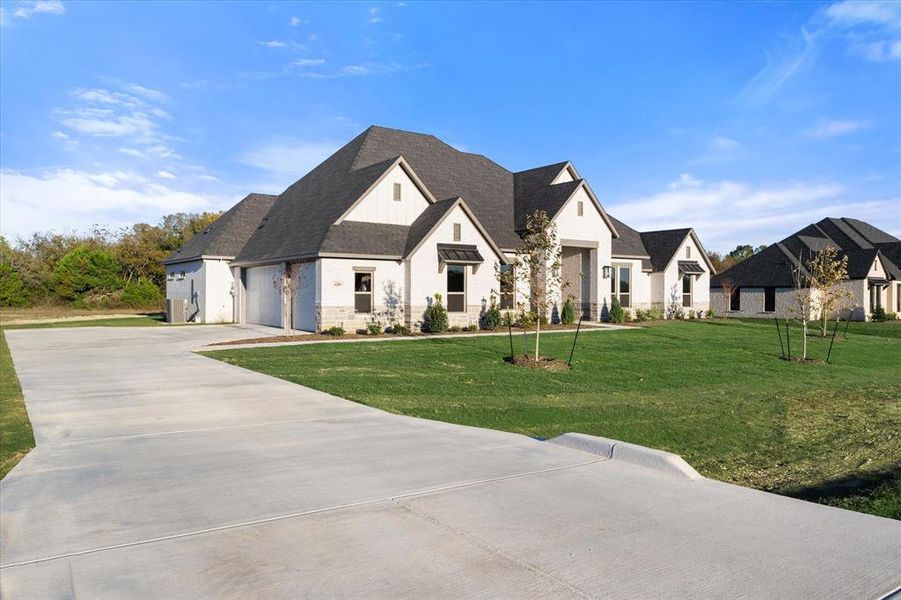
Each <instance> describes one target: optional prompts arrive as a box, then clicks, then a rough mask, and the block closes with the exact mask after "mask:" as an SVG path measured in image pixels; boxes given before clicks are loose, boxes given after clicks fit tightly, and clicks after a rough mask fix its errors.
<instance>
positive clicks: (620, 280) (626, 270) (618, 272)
mask: <svg viewBox="0 0 901 600" xmlns="http://www.w3.org/2000/svg"><path fill="white" fill-rule="evenodd" d="M611 274H612V275H613V276H612V277H611V278H610V291H611V292H612V293H613V297H614V298H618V299H619V303H620V306H622V307H623V308H629V307H630V306H631V304H630V301H629V299H630V298H631V297H632V294H631V292H632V267H617V266H614V267H613V269H612V273H611Z"/></svg>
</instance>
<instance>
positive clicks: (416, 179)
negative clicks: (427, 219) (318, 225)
mask: <svg viewBox="0 0 901 600" xmlns="http://www.w3.org/2000/svg"><path fill="white" fill-rule="evenodd" d="M398 165H400V167H401V168H402V169H403V170H404V173H406V174H407V177H409V178H410V180H411V181H412V182H413V185H415V186H416V187H417V188H418V189H419V191H420V192H422V195H423V196H425V197H426V200H428V202H429V204H434V203H435V202H437V201H438V200H436V199H435V196H434V195H433V194H432V192H431V191H429V188H427V187H426V186H425V184H424V183H423V182H422V179H420V178H419V175H417V174H416V172H415V171H414V170H413V167H411V166H410V163H408V162H407V159H405V158H404V157H403V155H401V156H398V157H397V159H396V160H395V161H394V162H393V163H391V164H390V165H389V166H388V167H386V168H385V170H384V172H382V174H381V175H379V176H378V178H377V179H376V180H375V181H374V182H373V183H372V185H370V186H369V187H368V188H366V191H365V192H363V193H362V194H360V197H359V198H357V199H356V200H354V201H353V204H351V205H350V208H348V209H347V210H345V211H344V212H343V213H341V216H340V217H338V218H337V219H335V222H334V223H332V225H338V224H340V223H341V222H343V221H344V219H346V218H347V215H349V214H350V213H351V212H352V211H353V209H355V208H356V207H357V205H359V204H360V202H362V201H363V199H364V198H366V196H368V195H369V194H370V193H371V192H372V190H374V189H375V188H376V187H378V185H379V184H380V183H381V182H382V181H383V180H384V179H385V177H387V176H388V173H390V172H391V171H392V170H394V167H396V166H398Z"/></svg>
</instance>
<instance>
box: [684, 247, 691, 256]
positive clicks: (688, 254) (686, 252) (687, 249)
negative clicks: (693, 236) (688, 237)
mask: <svg viewBox="0 0 901 600" xmlns="http://www.w3.org/2000/svg"><path fill="white" fill-rule="evenodd" d="M685 258H691V246H685Z"/></svg>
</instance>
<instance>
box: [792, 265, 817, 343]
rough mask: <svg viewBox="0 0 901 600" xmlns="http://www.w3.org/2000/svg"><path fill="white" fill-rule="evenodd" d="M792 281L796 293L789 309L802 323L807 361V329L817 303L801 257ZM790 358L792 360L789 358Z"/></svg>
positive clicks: (794, 267)
mask: <svg viewBox="0 0 901 600" xmlns="http://www.w3.org/2000/svg"><path fill="white" fill-rule="evenodd" d="M791 270H792V281H793V282H794V291H793V292H792V303H791V304H790V305H789V307H788V312H789V313H790V314H792V315H793V316H794V317H795V318H796V319H798V321H799V322H800V323H801V359H802V360H806V359H807V328H808V323H809V322H810V320H811V315H812V314H813V310H814V307H815V301H814V297H813V294H812V290H811V288H810V285H809V283H810V278H809V276H808V274H807V272H806V269H805V268H804V264H803V263H802V262H801V256H800V255H799V256H798V262H797V263H795V264H794V265H793V266H792V268H791ZM789 358H791V357H790V356H789Z"/></svg>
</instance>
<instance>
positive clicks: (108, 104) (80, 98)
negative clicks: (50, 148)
mask: <svg viewBox="0 0 901 600" xmlns="http://www.w3.org/2000/svg"><path fill="white" fill-rule="evenodd" d="M69 96H70V97H71V98H72V100H73V103H74V105H73V106H70V107H66V108H57V109H55V110H54V111H53V112H54V114H55V115H56V116H57V118H59V120H60V122H61V123H62V124H63V125H65V126H66V127H67V128H69V129H70V130H71V131H73V132H76V133H81V134H86V135H90V136H96V137H127V138H132V139H134V140H136V141H138V142H140V143H152V142H154V141H155V140H158V139H160V133H159V123H160V121H161V120H163V119H167V118H168V117H169V115H168V114H167V113H166V112H165V111H164V110H162V109H160V108H159V107H157V106H153V105H151V104H148V103H147V102H145V101H144V100H142V99H141V98H138V97H137V96H134V95H132V94H126V93H124V92H119V91H115V90H108V89H103V88H78V89H74V90H71V91H70V92H69Z"/></svg>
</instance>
